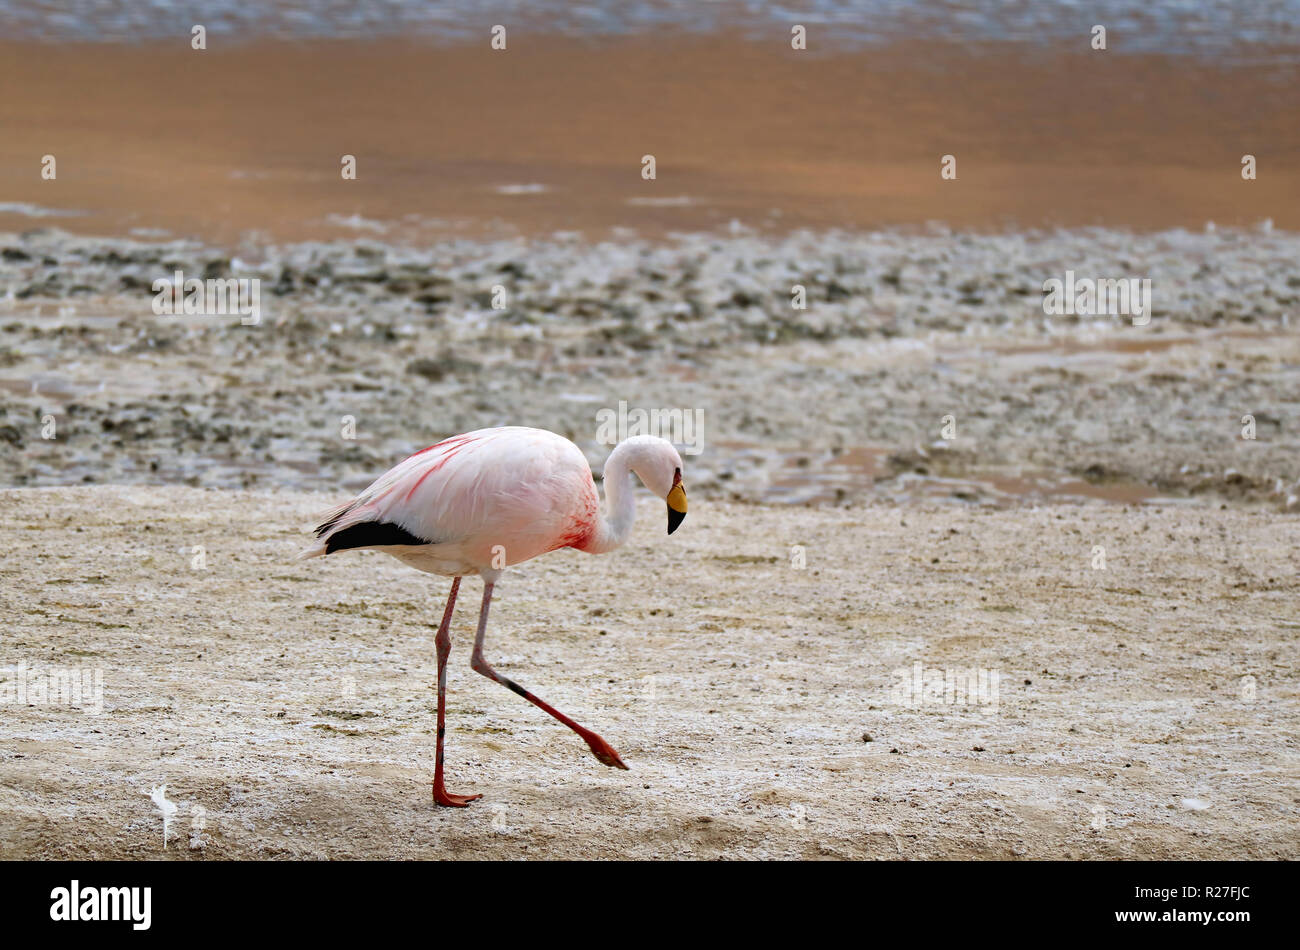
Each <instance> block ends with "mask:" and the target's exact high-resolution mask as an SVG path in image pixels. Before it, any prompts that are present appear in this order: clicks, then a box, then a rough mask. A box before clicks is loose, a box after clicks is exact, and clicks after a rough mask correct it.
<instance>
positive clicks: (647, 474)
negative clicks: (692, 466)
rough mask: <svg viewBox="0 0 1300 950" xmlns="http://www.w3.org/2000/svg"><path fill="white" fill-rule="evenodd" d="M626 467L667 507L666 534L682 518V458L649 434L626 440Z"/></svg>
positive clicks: (669, 443) (671, 530)
mask: <svg viewBox="0 0 1300 950" xmlns="http://www.w3.org/2000/svg"><path fill="white" fill-rule="evenodd" d="M623 445H626V446H627V451H628V452H629V454H630V456H631V457H630V459H629V465H628V468H630V469H631V470H632V471H633V472H635V473H636V477H637V478H639V479H641V484H642V485H644V486H645V487H646V488H648V489H650V491H652V492H654V493H655V494H656V495H658V496H659V497H660V498H662V499H663V500H664V501H665V502H666V503H667V504H668V533H669V534H672V533H673V532H674V531H676V530H677V526H678V525H680V524H681V523H682V519H684V518H685V517H686V486H685V484H683V482H682V457H681V456H680V455H679V454H678V453H677V450H676V449H675V448H673V444H672V443H671V442H669V441H667V440H666V439H660V438H658V437H656V436H652V435H641V436H634V437H632V438H631V439H628V440H626V441H625V442H624V443H623Z"/></svg>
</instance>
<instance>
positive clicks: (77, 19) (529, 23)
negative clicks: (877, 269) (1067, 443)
mask: <svg viewBox="0 0 1300 950" xmlns="http://www.w3.org/2000/svg"><path fill="white" fill-rule="evenodd" d="M196 21H197V22H201V23H202V24H203V25H204V26H205V27H206V28H207V31H208V35H209V36H214V37H230V38H233V39H236V40H245V41H246V40H256V39H265V38H268V37H296V38H325V37H343V36H362V37H384V36H421V37H429V38H434V39H439V40H444V41H448V42H464V41H467V40H473V39H475V38H479V37H483V38H486V37H487V36H488V35H489V30H490V29H491V27H492V25H494V24H503V25H505V26H506V27H507V33H508V35H509V34H510V32H511V31H514V35H515V36H524V35H528V34H530V33H546V34H565V35H571V36H579V37H596V36H602V35H605V36H608V35H617V34H623V35H625V34H633V33H646V32H652V31H674V32H688V33H719V32H729V33H732V34H738V35H741V36H744V37H746V38H759V37H766V36H772V35H780V36H782V37H784V36H787V35H788V34H789V30H790V25H791V24H793V23H799V24H802V25H804V26H806V27H807V28H808V30H809V34H810V36H811V37H812V41H811V44H810V47H809V48H810V49H811V48H816V47H817V46H818V45H822V46H834V47H838V48H845V47H848V48H853V47H862V46H872V45H881V44H886V43H889V42H892V41H896V40H899V39H913V38H923V39H943V40H955V41H958V42H1002V41H1011V42H1017V43H1025V44H1040V43H1042V42H1043V41H1054V40H1061V39H1068V38H1071V37H1078V36H1083V37H1085V38H1086V37H1087V36H1088V35H1089V30H1090V29H1091V27H1092V25H1093V24H1095V23H1101V24H1104V25H1105V26H1106V27H1107V30H1108V32H1109V33H1110V34H1111V36H1113V37H1114V40H1113V42H1114V43H1115V45H1116V47H1117V48H1122V49H1123V50H1124V51H1126V52H1152V53H1190V54H1212V55H1218V54H1222V53H1223V52H1224V51H1226V50H1230V49H1234V50H1235V51H1236V54H1237V55H1241V53H1242V50H1241V47H1243V46H1244V47H1252V46H1258V47H1265V46H1268V47H1274V48H1276V47H1286V46H1291V47H1300V0H1252V2H1250V3H1214V2H1188V0H1092V2H1090V3H1088V4H1083V3H1077V2H1072V0H1058V2H1051V3H1022V2H1006V0H809V2H806V3H802V4H799V5H797V6H795V7H792V6H790V5H788V4H785V3H778V2H772V0H723V2H717V3H699V2H698V0H634V2H623V0H599V2H587V3H581V4H573V3H570V2H568V0H497V2H494V3H491V4H480V3H474V2H470V0H370V2H368V3H365V4H355V3H351V2H348V0H276V2H271V3H264V4H247V3H241V2H237V0H215V2H211V3H205V4H204V5H203V7H202V12H201V13H198V12H196V11H195V8H194V7H193V6H192V5H191V4H187V3H178V2H171V0H155V2H152V3H147V4H146V3H139V2H132V0H57V2H51V0H40V2H35V3H33V2H30V0H3V2H0V35H7V36H12V37H14V38H20V39H21V38H38V39H42V40H79V41H90V42H139V41H142V40H161V39H166V38H168V37H178V36H179V37H184V38H186V39H188V37H189V33H190V29H191V27H192V26H193V24H194V23H195V22H196Z"/></svg>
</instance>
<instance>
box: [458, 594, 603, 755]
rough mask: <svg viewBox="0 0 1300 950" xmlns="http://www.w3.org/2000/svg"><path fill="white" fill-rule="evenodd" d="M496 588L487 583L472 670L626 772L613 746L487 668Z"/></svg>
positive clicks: (475, 641) (593, 753)
mask: <svg viewBox="0 0 1300 950" xmlns="http://www.w3.org/2000/svg"><path fill="white" fill-rule="evenodd" d="M493 586H494V585H493V584H492V582H491V581H484V584H483V608H482V609H481V610H480V611H479V615H478V633H477V634H476V635H475V637H474V657H473V659H472V660H471V661H470V666H471V667H473V669H474V671H475V672H476V673H482V674H483V675H484V676H486V677H487V678H488V679H490V680H495V681H496V682H498V683H500V684H501V685H502V686H504V687H505V688H506V689H508V690H510V691H511V692H514V693H518V694H519V695H520V696H522V697H523V698H524V699H526V700H528V701H529V702H530V703H532V704H533V705H534V706H536V707H537V708H538V709H541V710H543V711H544V712H546V713H547V714H548V715H550V716H553V717H555V718H556V719H558V720H559V721H560V722H562V723H564V724H565V725H566V726H568V727H569V728H570V729H572V730H573V731H574V732H576V733H577V734H578V735H580V736H582V739H583V741H584V742H586V743H587V745H588V746H589V747H590V748H591V752H592V755H594V756H595V757H596V758H597V759H599V760H600V761H601V762H602V763H603V764H605V765H608V766H611V767H613V768H616V769H626V768H627V766H626V765H624V764H623V760H622V759H620V758H619V757H618V753H617V752H616V751H614V747H613V746H612V745H610V744H609V743H608V742H606V741H605V740H604V739H602V738H601V737H600V736H598V735H596V733H594V732H592V731H591V730H590V729H585V728H583V727H582V726H580V725H578V724H577V723H576V722H574V721H573V720H572V719H570V718H569V717H568V716H566V715H564V713H562V712H560V711H559V710H558V709H556V708H555V707H554V706H551V705H550V704H548V703H546V702H544V701H542V700H541V699H539V698H538V697H536V696H534V695H533V694H532V693H530V692H528V690H526V689H524V688H523V687H522V686H520V685H519V684H518V683H516V682H515V681H514V680H512V679H510V678H509V677H505V676H502V675H501V674H500V673H498V672H497V671H496V670H494V669H492V667H491V666H489V665H488V661H487V658H486V657H484V656H483V634H484V633H485V632H486V631H487V618H488V605H489V604H490V603H491V602H492V587H493Z"/></svg>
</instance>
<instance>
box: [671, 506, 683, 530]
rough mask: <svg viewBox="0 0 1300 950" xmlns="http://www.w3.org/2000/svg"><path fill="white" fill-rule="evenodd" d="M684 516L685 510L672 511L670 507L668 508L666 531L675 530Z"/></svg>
mask: <svg viewBox="0 0 1300 950" xmlns="http://www.w3.org/2000/svg"><path fill="white" fill-rule="evenodd" d="M685 518H686V512H684V511H673V510H672V509H671V508H669V509H668V533H669V534H672V533H673V532H674V531H676V530H677V526H678V525H679V524H681V523H682V521H684V520H685Z"/></svg>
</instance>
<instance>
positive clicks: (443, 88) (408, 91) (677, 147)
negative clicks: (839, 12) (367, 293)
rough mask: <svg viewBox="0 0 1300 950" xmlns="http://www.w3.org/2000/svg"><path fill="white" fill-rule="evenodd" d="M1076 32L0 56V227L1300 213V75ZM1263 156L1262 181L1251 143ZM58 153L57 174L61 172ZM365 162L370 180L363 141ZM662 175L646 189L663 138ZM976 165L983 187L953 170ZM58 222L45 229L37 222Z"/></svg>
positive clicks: (396, 230)
mask: <svg viewBox="0 0 1300 950" xmlns="http://www.w3.org/2000/svg"><path fill="white" fill-rule="evenodd" d="M1297 69H1298V67H1297V65H1296V64H1295V63H1294V62H1293V61H1288V60H1281V61H1278V60H1274V59H1272V58H1270V57H1268V56H1267V55H1264V53H1263V52H1262V51H1255V52H1253V53H1252V54H1251V55H1250V56H1249V57H1241V56H1238V57H1227V58H1225V59H1224V60H1223V61H1222V62H1216V61H1206V60H1199V59H1194V58H1190V57H1179V56H1161V55H1156V54H1150V53H1140V54H1135V53H1133V52H1127V51H1126V49H1125V43H1124V42H1123V40H1122V39H1118V38H1117V40H1116V42H1115V44H1114V46H1113V48H1112V49H1110V50H1108V51H1106V52H1093V51H1091V50H1089V49H1087V48H1086V44H1080V48H1074V47H1069V46H1061V45H1059V44H1055V43H1048V44H1036V45H1035V46H1033V47H1032V48H1030V49H1027V48H1026V47H1025V46H1024V45H1016V44H1008V45H1006V46H999V45H989V44H987V43H985V44H974V45H957V44H952V43H947V44H945V43H935V42H930V43H926V42H920V41H913V42H901V41H900V42H899V43H896V44H894V45H891V46H890V47H888V48H885V49H869V50H857V51H853V52H845V51H842V50H840V51H836V50H835V49H834V48H833V47H828V46H826V45H818V44H814V51H812V52H796V51H794V50H791V49H790V48H789V44H788V41H787V40H784V39H782V38H780V37H777V38H775V39H774V40H773V41H771V42H770V43H759V42H755V41H752V40H742V39H739V38H737V37H735V36H734V35H709V36H694V37H692V36H681V35H674V34H671V33H668V34H665V33H659V34H656V35H653V36H641V37H635V36H634V37H623V38H608V37H607V38H602V39H601V40H599V41H595V40H593V41H588V42H583V41H579V40H575V39H571V38H564V37H548V36H539V35H536V34H528V33H522V34H518V35H516V36H515V38H514V39H513V40H512V42H511V44H510V46H509V49H508V50H507V51H506V52H504V53H499V52H493V51H492V50H490V49H489V48H488V45H487V43H486V41H484V42H483V43H481V44H475V45H472V46H471V45H465V44H456V45H449V46H448V45H434V44H431V43H424V42H416V41H400V40H386V41H368V40H351V41H344V40H335V41H329V40H314V41H303V42H285V41H281V42H258V43H237V44H234V45H232V44H231V42H230V41H229V39H228V38H220V39H214V41H213V43H212V44H211V47H210V48H209V49H208V50H207V51H205V52H196V51H192V50H190V49H189V48H188V45H187V43H186V42H185V41H184V39H178V40H176V41H175V42H173V43H172V44H166V43H162V42H150V43H144V44H140V45H124V44H60V45H46V44H24V43H16V42H12V41H11V42H9V43H5V44H2V45H0V87H3V88H6V89H21V90H22V95H11V96H5V97H4V98H3V101H0V127H3V128H4V130H5V134H4V136H3V137H2V138H0V203H4V204H6V205H9V206H11V207H10V213H7V214H3V213H0V229H19V228H23V227H27V226H30V225H31V224H32V223H33V219H32V218H30V217H27V216H25V215H23V214H19V213H15V212H14V208H13V206H15V205H19V206H22V205H25V206H27V209H26V210H27V211H28V213H30V214H36V213H42V209H44V211H50V210H53V211H58V212H67V211H75V212H80V213H81V214H80V215H79V216H72V217H66V218H58V219H56V220H57V223H58V224H59V225H60V226H63V227H68V228H71V229H74V230H78V231H81V232H83V233H95V234H126V233H127V232H128V231H129V230H130V229H133V228H139V229H164V230H166V231H168V232H171V233H172V234H175V235H178V236H198V237H202V238H204V239H206V240H212V241H218V242H222V243H227V244H230V243H233V242H236V241H238V240H239V239H241V238H242V237H244V236H245V235H248V234H250V233H260V234H263V235H270V236H271V237H272V238H274V239H277V240H301V239H306V238H319V237H330V236H339V235H355V234H356V233H357V228H361V229H362V233H363V234H365V235H366V236H372V235H374V234H375V233H376V229H378V230H379V231H380V232H382V233H383V234H384V235H386V236H387V237H388V238H390V239H397V238H399V237H400V238H401V239H402V240H406V241H409V242H415V243H419V242H424V241H427V240H429V239H430V237H431V236H432V235H446V234H458V233H473V234H484V233H500V232H506V233H524V234H550V233H552V232H554V231H563V230H569V231H572V230H578V231H583V232H585V233H587V234H588V235H589V236H594V237H600V236H604V235H606V234H608V233H609V231H610V229H611V228H614V227H628V228H634V229H637V230H638V231H639V232H640V233H642V234H646V235H661V234H664V233H667V232H670V231H697V230H700V229H712V228H718V227H725V226H726V225H727V224H729V222H731V221H732V220H739V221H741V222H743V223H744V224H746V225H747V226H750V227H755V228H760V229H768V230H772V231H781V232H784V231H787V230H789V229H790V228H794V227H813V228H827V227H848V228H855V229H869V228H877V227H888V226H893V225H907V226H911V225H914V224H916V223H918V222H925V221H929V220H937V221H944V222H947V223H948V224H949V225H951V226H953V227H955V228H962V229H970V228H976V229H1017V228H1024V227H1039V226H1049V227H1055V226H1067V227H1076V226H1089V225H1096V224H1104V225H1107V226H1110V227H1117V228H1139V229H1158V228H1167V227H1191V228H1197V229H1199V228H1200V227H1202V226H1203V225H1204V223H1205V222H1206V221H1210V220H1212V221H1215V222H1217V223H1219V224H1221V225H1224V224H1227V225H1240V226H1249V225H1253V224H1255V223H1256V222H1258V221H1260V220H1263V219H1272V220H1273V221H1274V223H1275V224H1276V225H1277V226H1278V227H1285V228H1300V171H1298V170H1297V169H1296V168H1295V167H1294V163H1293V162H1291V161H1290V156H1293V155H1295V154H1296V153H1297V152H1300V127H1297V124H1296V122H1295V121H1294V118H1295V115H1296V112H1297V107H1298V105H1300V100H1298V99H1297V91H1296V90H1297V89H1298V88H1300V76H1298V75H1297ZM1247 153H1249V154H1253V155H1255V156H1256V158H1257V160H1258V168H1259V175H1258V179H1257V180H1255V181H1250V182H1245V181H1242V179H1241V175H1240V171H1241V164H1240V163H1241V157H1242V155H1244V154H1247ZM47 154H53V155H54V156H55V157H56V159H57V161H58V178H57V180H55V181H43V180H42V179H41V178H40V174H39V173H40V160H41V156H44V155H47ZM345 154H350V155H355V156H356V157H357V161H358V177H357V180H355V181H343V180H342V178H341V177H340V157H341V156H343V155H345ZM646 154H652V155H654V156H655V157H656V160H657V175H658V177H657V179H656V180H655V181H653V182H647V181H643V180H642V179H641V177H640V172H641V164H640V163H641V159H642V156H643V155H646ZM944 155H953V156H955V157H956V159H957V179H956V180H955V181H944V180H942V179H941V178H940V174H939V170H940V159H941V157H942V156H944ZM36 223H41V221H40V220H37V222H36Z"/></svg>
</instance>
